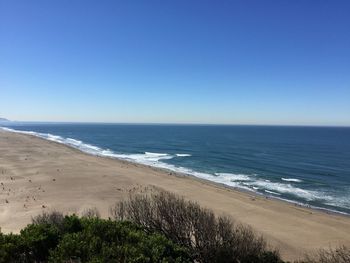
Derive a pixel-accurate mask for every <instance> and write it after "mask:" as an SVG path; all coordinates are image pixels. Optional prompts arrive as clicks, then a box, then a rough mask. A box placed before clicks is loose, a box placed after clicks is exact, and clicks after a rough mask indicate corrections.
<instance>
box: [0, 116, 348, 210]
mask: <svg viewBox="0 0 350 263" xmlns="http://www.w3.org/2000/svg"><path fill="white" fill-rule="evenodd" d="M2 126H6V127H7V128H5V129H7V130H11V131H15V130H16V131H21V132H24V133H29V134H32V135H36V136H39V137H42V138H45V139H48V140H51V141H56V142H60V143H63V144H66V145H69V146H71V147H74V148H77V149H80V150H81V151H83V152H86V153H89V154H94V155H99V156H107V157H111V158H118V159H123V160H128V161H131V162H137V163H141V164H146V165H150V166H155V167H159V168H165V169H168V170H172V171H175V172H180V173H184V174H189V175H193V176H196V177H200V178H204V179H207V180H210V181H214V182H217V183H220V184H225V185H227V186H230V187H233V188H237V189H242V190H245V191H251V192H255V193H257V194H261V195H265V196H269V197H273V198H277V199H283V200H286V201H288V202H294V203H296V204H299V205H305V206H310V207H314V208H319V209H325V210H329V211H334V212H339V213H345V214H350V128H346V127H297V126H239V125H237V126H226V125H148V124H147V125H146V124H145V125H141V124H85V123H84V124H77V123H20V122H9V123H6V124H3V125H2Z"/></svg>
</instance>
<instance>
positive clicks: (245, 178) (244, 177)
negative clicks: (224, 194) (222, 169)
mask: <svg viewBox="0 0 350 263" xmlns="http://www.w3.org/2000/svg"><path fill="white" fill-rule="evenodd" d="M215 175H216V176H224V177H227V178H230V181H232V182H233V181H251V180H252V179H251V178H250V177H249V176H248V175H245V174H233V173H215Z"/></svg>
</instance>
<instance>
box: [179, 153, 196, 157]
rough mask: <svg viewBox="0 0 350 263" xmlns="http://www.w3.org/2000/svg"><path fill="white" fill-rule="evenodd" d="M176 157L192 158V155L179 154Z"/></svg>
mask: <svg viewBox="0 0 350 263" xmlns="http://www.w3.org/2000/svg"><path fill="white" fill-rule="evenodd" d="M176 156H177V157H190V156H192V155H191V154H187V153H177V154H176Z"/></svg>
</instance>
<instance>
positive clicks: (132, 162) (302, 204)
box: [0, 126, 350, 217]
mask: <svg viewBox="0 0 350 263" xmlns="http://www.w3.org/2000/svg"><path fill="white" fill-rule="evenodd" d="M1 130H3V131H5V132H12V133H18V134H24V135H28V136H33V137H35V138H39V139H42V140H45V141H48V142H52V143H56V144H58V145H64V146H67V147H69V148H71V149H74V150H77V151H78V152H80V153H84V154H87V155H91V156H95V157H101V158H107V159H111V160H117V161H122V162H126V163H130V164H138V165H141V166H144V167H148V168H151V169H155V170H158V171H163V172H166V173H171V174H172V175H174V176H187V177H191V178H192V179H194V180H200V181H201V182H207V183H209V184H214V185H217V186H218V187H224V188H228V189H231V190H233V191H239V192H242V193H246V194H250V195H253V196H255V197H264V198H268V199H273V200H277V201H280V202H285V203H288V204H293V205H296V206H299V207H302V208H305V209H310V210H315V211H320V212H324V213H326V214H335V215H343V216H348V217H350V213H347V212H343V211H338V210H335V209H329V208H324V207H320V206H314V205H309V204H307V203H302V202H298V201H294V200H291V199H286V198H282V197H278V196H275V195H268V194H264V193H259V192H256V191H253V190H250V189H245V188H242V187H235V186H230V185H227V184H225V183H221V182H215V181H212V180H210V179H205V178H201V177H199V176H195V175H193V174H191V173H186V172H179V171H175V170H172V169H171V168H166V167H157V166H152V165H149V164H144V163H140V162H137V161H134V160H132V159H130V160H128V159H125V158H121V157H115V156H108V155H102V154H99V153H93V152H88V151H84V150H83V149H80V148H79V147H78V146H75V145H70V144H68V143H65V142H61V141H57V140H53V139H50V136H54V137H56V136H57V135H54V134H48V135H49V136H48V137H47V138H45V137H43V136H41V135H42V134H40V133H38V132H32V131H22V130H16V129H13V128H8V127H1V126H0V131H1ZM59 137H61V136H59ZM62 138H63V137H62ZM63 139H67V138H63ZM82 143H83V144H85V145H89V146H93V147H96V146H94V145H90V144H86V143H84V142H82ZM98 148H99V147H98ZM99 149H100V150H103V149H101V148H99ZM108 151H109V150H108Z"/></svg>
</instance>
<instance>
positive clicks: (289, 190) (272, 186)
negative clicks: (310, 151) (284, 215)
mask: <svg viewBox="0 0 350 263" xmlns="http://www.w3.org/2000/svg"><path fill="white" fill-rule="evenodd" d="M247 184H248V185H251V186H256V187H259V188H263V189H266V190H269V191H275V192H278V193H285V194H291V195H294V196H296V197H301V198H303V199H305V200H307V201H312V200H316V199H319V200H322V199H323V200H324V199H325V198H326V196H324V195H321V194H320V193H318V192H316V191H311V190H305V189H301V188H298V187H294V186H292V185H291V184H283V183H275V182H271V181H269V180H256V181H253V182H248V183H247Z"/></svg>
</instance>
